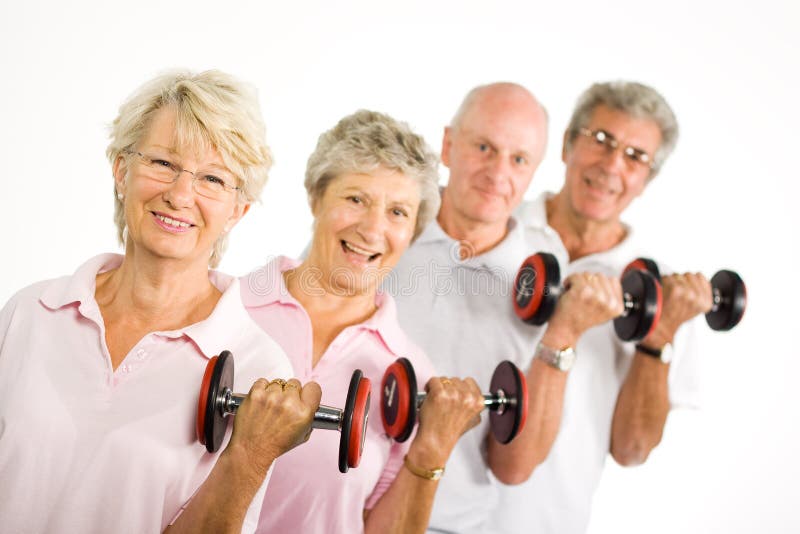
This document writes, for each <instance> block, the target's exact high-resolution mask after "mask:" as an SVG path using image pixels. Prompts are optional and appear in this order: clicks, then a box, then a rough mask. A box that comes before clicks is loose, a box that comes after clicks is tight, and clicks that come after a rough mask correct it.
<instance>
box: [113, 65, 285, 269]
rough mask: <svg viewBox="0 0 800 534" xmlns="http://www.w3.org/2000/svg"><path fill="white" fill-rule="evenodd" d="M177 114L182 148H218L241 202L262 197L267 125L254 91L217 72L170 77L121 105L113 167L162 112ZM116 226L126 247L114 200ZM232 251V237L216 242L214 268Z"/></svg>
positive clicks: (268, 157)
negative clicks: (236, 184) (227, 250)
mask: <svg viewBox="0 0 800 534" xmlns="http://www.w3.org/2000/svg"><path fill="white" fill-rule="evenodd" d="M164 108H170V109H172V110H174V111H175V140H176V142H177V145H178V146H180V147H184V148H191V149H195V150H199V151H204V150H206V149H208V148H215V149H216V150H218V151H219V153H220V156H221V157H222V160H223V162H224V163H225V165H226V167H228V169H230V170H231V172H233V173H234V175H236V176H237V177H238V179H239V187H240V190H239V195H240V199H241V200H243V201H245V202H248V203H249V202H254V201H256V200H258V199H259V198H260V197H261V191H262V190H263V189H264V185H265V184H266V182H267V177H268V173H269V169H270V167H271V166H272V154H271V152H270V150H269V147H268V146H267V144H266V132H265V128H264V122H263V120H262V119H261V110H260V107H259V105H258V97H257V95H256V91H255V89H253V88H252V87H251V86H249V85H246V84H244V83H242V82H240V81H239V80H237V79H235V78H234V77H232V76H230V75H229V74H226V73H224V72H220V71H217V70H209V71H205V72H200V73H193V72H189V71H173V72H167V73H164V74H162V75H159V76H157V77H156V78H154V79H152V80H150V81H149V82H147V83H145V84H144V85H142V86H141V87H139V88H138V89H137V90H136V91H135V92H134V93H133V94H132V95H131V96H130V97H128V99H127V100H126V101H125V102H124V103H123V104H122V105H121V106H120V108H119V113H118V115H117V117H116V118H115V119H114V121H113V122H112V123H111V129H110V130H111V131H110V134H109V137H110V138H111V142H110V143H109V145H108V148H107V149H106V156H107V157H108V159H109V161H110V162H111V164H112V165H114V163H115V162H116V161H117V159H118V158H120V157H125V155H126V153H127V151H129V150H132V149H133V148H134V147H135V146H136V144H137V143H138V142H139V141H140V140H141V139H142V138H143V137H144V136H145V134H146V132H147V129H148V128H149V127H150V123H151V120H152V118H153V116H154V115H155V114H156V113H157V112H158V111H159V110H161V109H164ZM114 223H115V224H116V226H117V237H118V239H119V242H120V243H121V244H122V245H123V246H124V245H125V242H124V233H125V226H126V224H125V212H124V206H123V203H122V201H121V200H120V199H119V198H117V195H116V192H115V195H114ZM226 246H227V234H223V235H222V236H220V238H219V239H218V240H217V242H216V243H214V249H213V252H212V254H211V258H210V259H209V266H210V267H216V266H217V265H218V264H219V261H220V260H221V259H222V254H223V252H224V251H225V248H226Z"/></svg>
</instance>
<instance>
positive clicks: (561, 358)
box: [534, 343, 576, 371]
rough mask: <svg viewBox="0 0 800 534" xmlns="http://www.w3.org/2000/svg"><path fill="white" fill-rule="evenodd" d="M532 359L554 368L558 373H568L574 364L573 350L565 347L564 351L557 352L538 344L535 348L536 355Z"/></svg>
mask: <svg viewBox="0 0 800 534" xmlns="http://www.w3.org/2000/svg"><path fill="white" fill-rule="evenodd" d="M534 358H539V359H540V360H542V361H543V362H545V363H546V364H548V365H550V366H551V367H555V368H556V369H558V370H559V371H569V370H570V369H572V366H573V365H574V364H575V358H576V354H575V349H573V348H572V347H567V348H566V349H562V350H558V349H552V348H550V347H548V346H547V345H542V344H541V343H539V344H538V345H537V346H536V354H535V355H534Z"/></svg>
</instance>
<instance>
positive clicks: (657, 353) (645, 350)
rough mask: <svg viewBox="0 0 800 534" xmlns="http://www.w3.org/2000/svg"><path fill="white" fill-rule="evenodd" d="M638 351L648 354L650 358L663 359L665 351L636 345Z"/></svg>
mask: <svg viewBox="0 0 800 534" xmlns="http://www.w3.org/2000/svg"><path fill="white" fill-rule="evenodd" d="M636 351H637V352H641V353H642V354H647V355H648V356H652V357H653V358H658V359H659V360H660V359H661V353H662V352H663V349H653V348H650V347H648V346H647V345H643V344H641V343H637V344H636Z"/></svg>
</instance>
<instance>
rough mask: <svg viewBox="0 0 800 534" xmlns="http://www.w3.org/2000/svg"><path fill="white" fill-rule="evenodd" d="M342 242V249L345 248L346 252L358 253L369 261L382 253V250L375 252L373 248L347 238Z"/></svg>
mask: <svg viewBox="0 0 800 534" xmlns="http://www.w3.org/2000/svg"><path fill="white" fill-rule="evenodd" d="M341 244H342V250H344V252H345V253H352V254H358V255H359V256H363V257H364V258H365V259H366V260H367V261H368V262H371V261H374V260H375V259H376V258H377V257H378V256H380V255H381V253H380V252H373V251H371V250H367V249H363V248H361V247H358V246H356V245H354V244H352V243H350V242H348V241H345V240H342V241H341Z"/></svg>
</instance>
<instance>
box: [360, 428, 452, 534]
mask: <svg viewBox="0 0 800 534" xmlns="http://www.w3.org/2000/svg"><path fill="white" fill-rule="evenodd" d="M415 441H416V440H415ZM416 445H417V443H412V444H411V447H410V448H409V451H408V459H409V461H410V462H411V463H412V464H413V465H415V466H419V467H421V468H423V469H428V470H432V469H435V468H439V467H444V466H445V464H446V463H447V458H448V456H449V454H443V453H440V452H435V451H430V450H429V449H426V450H423V449H422V448H421V447H417V446H416ZM444 476H447V474H446V473H445V475H444ZM438 486H439V482H438V481H436V480H429V479H426V478H422V477H420V476H417V475H415V474H413V473H412V472H411V471H409V470H408V469H407V468H406V467H405V466H402V467H401V468H400V472H399V473H398V474H397V477H396V478H395V479H394V482H392V485H391V486H389V489H388V490H386V493H384V494H383V496H382V497H381V498H380V499H379V500H378V502H377V503H376V504H375V507H374V508H372V510H371V511H370V512H369V514H368V515H367V516H366V519H365V522H364V530H365V533H366V534H416V533H420V534H421V533H424V532H425V529H426V528H427V527H428V522H429V520H430V515H431V509H432V507H433V498H434V496H435V495H436V489H437V487H438Z"/></svg>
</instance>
